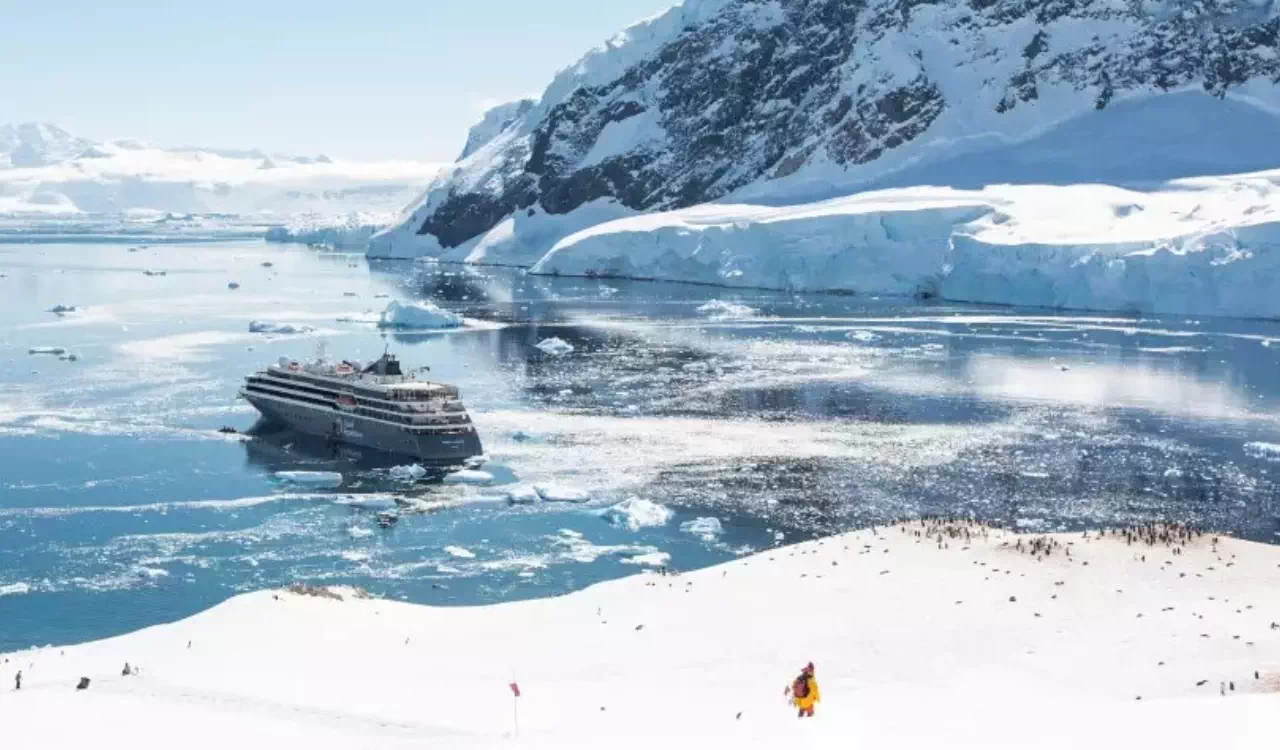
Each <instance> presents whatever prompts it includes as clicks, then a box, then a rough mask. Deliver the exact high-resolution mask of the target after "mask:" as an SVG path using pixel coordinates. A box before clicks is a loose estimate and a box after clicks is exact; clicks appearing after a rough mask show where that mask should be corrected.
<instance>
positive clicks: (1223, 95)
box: [370, 0, 1280, 264]
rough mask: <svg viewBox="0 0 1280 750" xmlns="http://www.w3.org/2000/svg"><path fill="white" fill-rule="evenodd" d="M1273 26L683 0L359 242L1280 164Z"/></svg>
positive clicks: (533, 238)
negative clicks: (923, 189)
mask: <svg viewBox="0 0 1280 750" xmlns="http://www.w3.org/2000/svg"><path fill="white" fill-rule="evenodd" d="M1278 47H1280V9H1278V8H1277V6H1275V5H1274V4H1272V3H1261V2H1256V1H1255V0H1213V2H1208V3H1203V2H1191V1H1190V0H1154V1H1153V2H1144V3H1122V2H1116V1H1115V0H1068V1H1066V2H1055V3H1021V2H1013V1H1012V0H994V1H993V2H964V1H962V0H941V1H940V2H930V3H918V2H908V3H903V2H899V0H872V1H871V2H868V3H849V2H847V1H846V0H687V2H685V3H683V4H682V5H678V6H676V7H674V8H672V9H671V10H669V11H667V12H666V13H664V14H661V15H659V16H657V17H655V18H652V19H649V20H647V21H644V22H641V23H639V24H637V25H635V26H633V27H631V28H629V29H627V30H625V31H624V32H623V33H621V34H619V35H618V36H617V37H616V38H614V39H612V40H610V41H609V42H608V43H606V44H605V45H604V46H602V47H601V48H599V49H596V50H592V51H590V52H589V53H588V54H587V55H586V56H584V57H583V58H582V59H581V60H580V61H579V62H578V63H577V64H575V65H573V66H571V67H570V68H568V69H566V70H565V71H563V72H562V73H561V74H560V75H558V76H557V77H556V78H555V80H553V81H552V82H551V84H550V85H549V86H548V87H547V89H546V90H545V91H544V92H543V94H542V96H541V98H540V99H539V100H538V102H537V104H536V105H533V106H529V107H527V108H526V109H525V111H524V113H523V114H520V115H518V116H517V117H515V119H514V120H511V121H509V122H507V123H506V125H505V126H502V127H501V128H497V127H493V126H492V124H491V125H490V126H485V127H483V128H482V130H483V137H479V138H477V139H476V141H477V143H480V142H483V145H481V146H478V147H477V148H474V149H470V148H469V149H468V152H467V153H466V154H465V155H464V158H462V159H461V160H459V161H458V162H457V163H456V164H455V165H453V167H452V168H450V169H447V170H446V171H445V172H443V173H442V174H441V176H440V177H439V178H438V179H437V180H435V181H433V182H432V183H430V184H429V186H428V189H427V190H426V191H425V192H424V193H423V195H422V196H421V198H420V199H419V200H418V201H417V202H416V203H415V204H413V205H412V206H410V208H409V209H408V210H406V211H405V212H404V213H403V214H402V215H401V216H400V218H399V220H398V225H397V226H396V227H394V228H392V229H389V230H388V231H386V232H384V233H382V234H379V235H377V236H375V237H374V238H373V240H372V242H371V244H370V254H371V255H374V256H391V257H410V256H415V255H432V256H441V257H449V258H453V259H458V260H472V261H477V262H503V263H521V264H528V263H533V262H535V261H536V259H537V258H538V257H540V256H541V254H542V253H545V252H546V251H547V250H549V249H550V248H551V246H552V245H554V244H555V242H557V241H559V240H560V239H563V238H564V237H567V236H569V235H570V234H573V233H574V232H577V231H581V230H583V229H586V228H588V227H590V226H593V225H594V224H597V223H599V222H600V221H601V220H602V218H608V219H613V218H622V217H624V216H626V215H633V214H636V213H641V212H654V211H663V210H671V209H681V208H687V207H690V206H694V205H698V204H702V203H707V202H710V201H727V202H731V203H741V202H750V203H762V204H772V205H780V204H787V203H791V204H794V203H802V202H811V201H814V200H819V199H823V198H832V197H836V196H839V195H847V194H849V193H851V192H854V191H857V190H863V189H868V188H874V187H887V186H892V185H919V184H942V185H951V186H982V185H986V184H991V183H993V182H1004V181H1011V182H1016V183H1024V184H1040V183H1044V182H1050V183H1059V184H1062V183H1078V182H1095V181H1104V182H1110V183H1113V184H1118V185H1122V186H1134V184H1135V183H1137V182H1139V181H1150V180H1153V179H1155V180H1168V179H1174V178H1181V177H1191V176H1197V175H1205V174H1230V173H1239V172H1244V171H1251V170H1258V169H1266V168H1275V167H1280V146H1277V145H1276V144H1277V143H1280V140H1278V139H1277V138H1276V137H1275V136H1276V135H1277V134H1280V125H1278V124H1277V118H1276V113H1277V112H1280V94H1278V93H1277V92H1280V89H1278V88H1277V87H1276V86H1275V85H1274V83H1273V82H1274V81H1275V80H1276V79H1277V77H1278V76H1280V49H1278ZM510 111H511V110H509V109H508V110H503V112H504V114H509V113H510ZM496 120H498V121H503V122H505V121H506V118H505V116H504V117H498V118H496ZM1064 128H1065V130H1064ZM495 130H498V132H497V133H496V134H494V131H495Z"/></svg>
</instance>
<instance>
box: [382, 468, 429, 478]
mask: <svg viewBox="0 0 1280 750" xmlns="http://www.w3.org/2000/svg"><path fill="white" fill-rule="evenodd" d="M387 474H389V475H390V476H391V478H392V479H398V480H400V481H402V482H412V481H415V480H418V479H422V478H423V477H425V476H426V475H427V470H426V469H424V468H422V467H421V466H419V465H418V464H408V465H406V466H392V467H391V468H390V469H388V470H387Z"/></svg>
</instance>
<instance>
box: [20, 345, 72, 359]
mask: <svg viewBox="0 0 1280 750" xmlns="http://www.w3.org/2000/svg"><path fill="white" fill-rule="evenodd" d="M66 353H67V349H66V347H64V346H33V347H31V348H30V349H28V350H27V354H53V355H56V356H59V357H60V356H62V355H64V354H66Z"/></svg>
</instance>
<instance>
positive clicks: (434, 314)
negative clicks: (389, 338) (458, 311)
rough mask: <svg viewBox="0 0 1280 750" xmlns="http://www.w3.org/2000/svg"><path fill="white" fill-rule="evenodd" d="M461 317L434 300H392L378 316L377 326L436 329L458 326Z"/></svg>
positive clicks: (460, 323) (460, 322)
mask: <svg viewBox="0 0 1280 750" xmlns="http://www.w3.org/2000/svg"><path fill="white" fill-rule="evenodd" d="M461 325H462V318H461V317H460V316H458V315H455V314H453V313H451V312H449V311H448V310H445V309H443V308H441V307H440V306H439V305H436V304H435V303H434V302H428V301H416V302H415V301H409V302H400V301H399V300H393V301H391V302H390V303H388V304H387V308H386V309H385V310H383V311H382V315H381V316H380V317H379V318H378V327H379V328H402V329H407V328H412V329H422V330H429V329H438V328H458V327H459V326H461Z"/></svg>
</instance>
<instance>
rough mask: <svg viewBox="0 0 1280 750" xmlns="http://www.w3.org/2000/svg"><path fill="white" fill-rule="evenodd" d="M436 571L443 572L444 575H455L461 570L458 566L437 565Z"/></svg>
mask: <svg viewBox="0 0 1280 750" xmlns="http://www.w3.org/2000/svg"><path fill="white" fill-rule="evenodd" d="M436 572H437V573H443V574H445V575H457V574H458V573H461V572H462V571H461V570H460V569H458V568H455V567H453V566H452V565H437V566H436Z"/></svg>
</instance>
